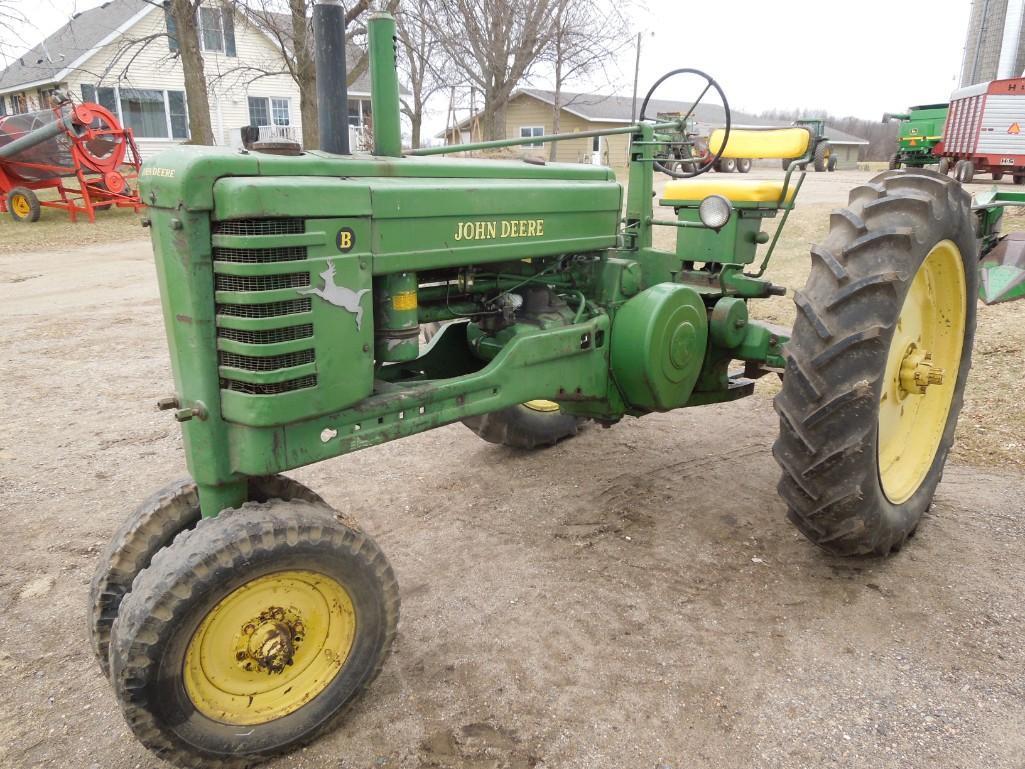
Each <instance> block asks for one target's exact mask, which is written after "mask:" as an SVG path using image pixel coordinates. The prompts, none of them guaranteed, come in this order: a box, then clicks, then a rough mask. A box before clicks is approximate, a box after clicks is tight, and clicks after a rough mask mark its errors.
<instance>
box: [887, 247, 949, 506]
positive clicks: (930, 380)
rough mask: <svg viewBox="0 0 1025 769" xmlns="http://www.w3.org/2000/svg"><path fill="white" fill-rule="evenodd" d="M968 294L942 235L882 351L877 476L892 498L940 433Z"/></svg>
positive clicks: (900, 496) (924, 461)
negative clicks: (882, 367)
mask: <svg viewBox="0 0 1025 769" xmlns="http://www.w3.org/2000/svg"><path fill="white" fill-rule="evenodd" d="M966 301H967V296H966V288H965V274H964V263H963V261H962V259H961V252H960V250H959V249H958V247H957V246H956V245H954V243H952V242H951V241H949V240H944V241H942V242H941V243H938V244H937V245H936V246H935V247H934V248H933V249H932V251H930V252H929V255H928V256H927V257H926V258H925V261H924V262H923V263H922V266H921V267H920V268H919V270H918V272H917V273H916V274H915V277H914V279H913V280H912V282H911V287H910V288H909V289H908V294H907V297H906V298H905V299H904V304H903V306H902V307H901V310H900V315H899V316H898V320H897V328H896V330H895V331H894V334H893V340H892V342H891V343H890V349H889V352H888V353H887V359H886V373H885V375H884V378H883V388H882V393H881V395H880V402H879V444H878V445H879V480H880V483H881V484H882V487H883V492H884V493H885V494H886V496H887V498H888V499H889V500H890V501H891V502H893V503H894V504H901V503H902V502H906V501H907V500H908V499H910V498H911V497H912V496H913V495H914V493H915V492H916V491H917V490H918V487H919V486H921V485H922V481H924V480H925V477H926V475H928V473H929V468H931V467H932V464H933V460H934V459H935V457H936V451H937V450H938V449H939V446H940V441H941V440H942V438H943V432H944V429H945V428H946V426H947V417H948V415H949V414H950V404H951V402H952V401H953V399H954V391H955V388H956V387H957V375H958V369H959V368H960V364H961V350H962V346H963V344H964V333H965V307H966Z"/></svg>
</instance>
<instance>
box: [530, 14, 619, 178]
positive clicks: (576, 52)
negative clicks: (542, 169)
mask: <svg viewBox="0 0 1025 769" xmlns="http://www.w3.org/2000/svg"><path fill="white" fill-rule="evenodd" d="M628 29H629V27H628V26H627V22H626V18H625V14H624V8H623V6H622V5H621V4H615V5H613V4H612V3H611V2H607V0H558V4H557V7H556V9H555V17H554V19H553V22H552V31H551V40H550V42H549V45H548V48H547V50H546V51H544V55H543V58H544V60H545V61H547V62H548V63H549V64H550V65H551V67H552V76H553V80H554V81H555V98H554V99H553V105H552V133H559V131H560V130H561V126H560V122H561V117H562V109H563V107H564V106H565V105H564V104H563V98H562V94H563V88H564V87H565V86H566V85H567V84H569V83H572V82H574V81H576V80H579V79H581V78H584V77H586V76H589V75H592V74H594V72H595V71H596V70H599V69H604V68H605V66H606V65H607V64H608V63H609V62H610V61H611V60H612V59H613V58H614V57H615V55H616V54H617V53H618V51H619V50H620V49H621V48H622V47H623V46H624V45H625V44H626V43H627V42H628V40H629V37H630V36H629V33H628V31H627V30H628ZM549 147H550V149H549V157H550V159H551V160H555V156H556V152H557V151H558V147H557V144H556V142H552V143H551V144H550V145H549Z"/></svg>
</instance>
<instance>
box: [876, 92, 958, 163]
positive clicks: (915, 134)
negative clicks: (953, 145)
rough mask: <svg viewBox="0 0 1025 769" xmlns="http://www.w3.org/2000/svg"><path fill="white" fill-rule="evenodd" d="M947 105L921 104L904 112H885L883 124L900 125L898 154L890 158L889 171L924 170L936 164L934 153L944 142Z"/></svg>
mask: <svg viewBox="0 0 1025 769" xmlns="http://www.w3.org/2000/svg"><path fill="white" fill-rule="evenodd" d="M947 106H948V105H946V104H922V105H920V106H918V107H910V108H909V109H908V111H907V112H904V113H898V112H887V113H886V114H884V115H883V122H884V123H889V122H890V121H891V120H897V121H900V128H899V135H898V137H897V151H896V152H895V153H893V155H892V156H891V157H890V168H891V169H896V168H901V167H904V168H923V167H924V166H927V165H930V164H931V163H937V162H939V158H937V157H936V156H935V155H934V154H933V151H934V150H935V149H936V147H937V146H939V145H940V144H941V142H942V141H943V130H944V127H945V126H946V123H947Z"/></svg>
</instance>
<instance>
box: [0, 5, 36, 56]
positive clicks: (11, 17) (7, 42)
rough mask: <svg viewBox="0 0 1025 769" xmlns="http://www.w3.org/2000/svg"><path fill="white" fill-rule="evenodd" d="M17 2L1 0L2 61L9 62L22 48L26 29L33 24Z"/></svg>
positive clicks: (0, 40)
mask: <svg viewBox="0 0 1025 769" xmlns="http://www.w3.org/2000/svg"><path fill="white" fill-rule="evenodd" d="M18 5H19V4H18V2H17V0H0V61H4V62H7V61H8V60H9V59H10V58H11V53H12V51H16V50H17V49H18V48H19V47H20V41H21V40H22V38H23V35H24V29H25V27H27V26H29V25H30V24H31V22H30V21H29V19H28V17H27V16H26V15H25V14H24V13H23V12H22V11H21V9H20V8H19V7H18Z"/></svg>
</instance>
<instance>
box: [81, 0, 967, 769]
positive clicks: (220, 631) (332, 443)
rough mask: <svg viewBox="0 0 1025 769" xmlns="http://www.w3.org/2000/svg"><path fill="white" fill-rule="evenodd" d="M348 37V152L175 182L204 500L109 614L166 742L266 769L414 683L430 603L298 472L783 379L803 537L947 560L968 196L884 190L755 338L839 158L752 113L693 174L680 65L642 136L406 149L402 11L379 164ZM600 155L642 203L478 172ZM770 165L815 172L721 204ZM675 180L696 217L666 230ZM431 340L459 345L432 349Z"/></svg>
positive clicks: (133, 558)
mask: <svg viewBox="0 0 1025 769" xmlns="http://www.w3.org/2000/svg"><path fill="white" fill-rule="evenodd" d="M343 18H344V17H343V15H342V9H341V6H340V4H330V5H328V4H325V5H317V6H315V8H314V26H315V29H316V34H315V40H316V42H317V49H316V52H317V59H318V71H319V77H318V79H317V85H318V89H319V98H318V101H319V103H320V107H321V115H320V119H321V122H320V132H321V137H322V143H323V145H324V146H323V149H322V150H321V151H306V152H304V153H302V154H300V155H275V154H264V153H260V152H253V151H237V150H229V149H225V148H211V147H179V148H175V149H172V150H168V151H166V152H164V153H162V154H160V155H158V156H156V157H154V158H152V159H151V160H149V161H148V162H147V163H146V165H145V167H144V169H143V172H142V175H141V184H142V194H143V199H144V200H145V201H146V202H147V204H148V206H149V209H148V212H147V217H148V223H149V226H150V228H151V233H152V242H153V248H154V253H155V258H156V270H157V277H158V282H159V288H160V296H161V304H162V310H163V318H164V325H165V330H166V333H167V339H168V345H169V349H170V357H171V364H172V371H173V376H174V383H175V393H174V394H173V395H169V396H167V397H166V398H164V399H162V400H161V401H160V402H159V404H158V405H159V407H160V408H162V409H167V410H169V411H170V412H171V413H172V414H173V416H174V418H175V419H176V420H177V421H178V422H180V423H181V429H182V435H183V439H184V452H185V458H186V461H187V465H188V468H189V473H190V475H189V477H186V478H182V479H180V480H178V481H175V482H174V483H171V484H169V485H168V486H166V487H164V488H162V489H160V490H158V491H156V492H154V493H153V495H152V496H151V497H150V498H149V499H148V500H146V501H145V502H144V503H143V504H142V505H141V506H140V507H139V508H138V509H137V510H136V511H135V513H134V514H133V515H131V516H130V517H129V518H128V519H127V520H126V521H125V523H124V524H123V526H122V527H121V528H120V529H119V530H118V532H117V533H116V534H115V536H114V538H113V540H112V541H111V543H110V545H109V546H108V548H107V549H106V551H105V552H104V553H103V555H102V556H101V558H100V560H99V563H98V566H97V572H96V576H95V578H94V579H93V582H92V586H91V598H90V615H89V616H90V634H91V638H92V643H93V647H94V650H95V652H96V655H97V658H98V660H99V662H100V665H101V667H102V669H103V672H104V675H105V676H107V677H108V679H109V682H110V684H111V686H112V689H113V692H114V695H115V697H116V699H117V702H118V703H119V705H120V707H121V709H122V711H123V714H124V717H125V719H126V721H127V723H128V725H129V727H130V728H131V730H132V731H133V732H134V734H135V735H136V737H137V738H138V739H139V740H140V741H141V742H142V743H143V744H144V745H145V746H147V747H148V748H149V749H151V750H152V751H154V752H155V753H156V754H157V755H158V756H160V757H161V758H164V759H166V760H169V761H172V762H174V763H177V764H178V765H179V766H183V767H215V766H216V767H243V766H248V765H251V764H252V763H255V762H257V761H259V760H262V759H265V758H267V757H269V756H273V755H277V754H281V753H284V752H287V751H290V750H293V749H295V748H297V747H298V746H301V745H303V744H305V743H308V742H309V741H311V740H313V739H315V738H316V737H318V736H319V735H321V734H323V733H324V732H325V731H327V730H329V729H331V728H333V727H335V726H336V725H338V724H339V723H340V722H341V721H342V719H343V718H344V715H345V713H346V711H347V708H348V707H349V706H350V705H351V704H352V703H353V701H354V698H355V697H356V696H357V695H358V694H359V693H360V692H361V691H362V690H364V689H366V688H367V687H368V686H369V685H370V684H371V683H372V682H373V680H374V678H375V677H376V676H377V674H378V673H379V672H380V670H381V668H382V666H383V665H384V664H385V661H386V658H387V656H388V653H389V650H390V648H391V645H392V642H393V640H394V638H395V633H396V627H397V623H398V618H399V591H398V587H397V584H396V579H395V575H394V573H393V571H392V569H391V567H390V566H389V564H388V561H387V559H386V558H385V556H384V554H383V553H382V552H381V550H380V548H379V547H378V546H377V544H375V542H374V540H373V539H372V538H371V537H370V536H369V535H368V534H367V533H366V532H364V531H362V530H361V529H360V527H359V524H358V523H357V522H356V521H354V520H353V519H352V518H351V516H350V514H349V511H348V510H344V509H343V510H335V509H332V508H331V507H330V506H328V505H327V504H326V503H325V502H324V501H323V499H321V498H320V496H318V495H317V493H316V492H315V491H314V490H311V489H309V488H307V487H305V486H304V485H303V484H301V483H299V482H298V481H295V480H292V479H290V478H287V477H285V476H283V475H281V473H284V472H286V471H289V470H293V469H295V468H299V467H303V466H305V465H309V464H311V463H314V462H320V461H323V460H327V459H331V458H334V457H339V456H342V455H344V454H347V453H350V452H354V451H358V450H360V449H364V448H367V447H371V446H376V445H379V444H381V443H384V442H385V441H391V440H394V439H397V438H402V437H404V436H409V435H414V434H416V433H420V432H423V431H425V430H429V429H432V428H435V427H440V426H442V425H447V424H451V423H454V422H460V421H461V422H464V423H465V424H467V425H468V426H469V427H470V428H471V429H472V430H474V431H475V432H476V433H477V434H478V435H480V437H481V438H484V439H485V440H488V441H493V442H497V443H503V444H507V445H511V446H516V447H532V446H544V445H550V444H551V443H553V442H555V441H557V440H560V439H563V438H569V437H571V436H572V435H573V434H574V433H575V432H576V431H577V430H578V429H579V428H580V425H581V424H583V423H584V422H586V421H590V422H594V423H597V424H600V425H602V426H612V425H615V424H616V423H617V422H619V421H620V420H621V419H623V418H625V417H643V416H644V415H646V414H652V413H657V412H665V411H670V410H672V409H678V408H685V407H695V406H703V405H707V404H716V403H724V402H727V401H733V400H737V399H739V398H744V397H746V396H749V395H751V394H752V392H753V391H754V387H755V380H757V379H758V378H759V377H764V376H772V377H776V376H780V377H782V380H783V381H782V390H781V392H780V393H779V395H778V396H777V397H776V400H775V407H776V410H777V411H778V413H779V420H780V427H779V437H778V439H777V441H776V443H775V446H774V448H773V453H774V455H775V457H776V460H777V461H778V463H779V465H780V467H781V470H782V472H781V479H780V482H779V491H780V494H781V495H782V498H783V500H784V503H785V506H786V508H787V510H788V515H789V518H790V520H791V521H792V522H793V523H794V525H796V527H797V528H798V529H799V530H800V531H801V532H802V533H803V534H804V535H806V536H807V537H808V538H809V539H810V540H811V541H812V542H814V543H815V544H816V545H818V546H819V547H821V548H822V549H823V550H825V551H826V552H828V553H832V554H835V555H849V556H853V555H880V556H881V555H886V554H889V553H892V552H894V551H896V550H898V549H900V548H901V547H902V546H903V545H904V544H905V542H906V541H907V540H908V538H910V537H911V536H913V535H914V533H915V531H916V529H917V527H918V525H919V523H920V522H921V520H922V516H923V514H924V512H925V511H926V510H927V509H928V507H929V505H930V503H931V502H932V499H933V495H934V493H935V491H936V487H937V484H938V483H939V479H940V475H941V473H942V471H943V466H944V462H945V460H946V457H947V452H948V451H949V449H950V446H951V442H952V441H953V436H954V428H955V425H956V422H957V418H958V413H959V412H960V409H961V403H962V396H963V392H964V386H965V379H966V377H967V375H968V369H969V366H970V363H971V353H972V340H973V334H974V328H975V305H976V302H975V297H976V294H977V282H978V277H977V271H976V261H977V254H978V243H977V240H976V233H975V227H974V220H973V217H972V213H971V208H970V201H969V198H968V195H967V193H966V192H965V191H964V190H963V189H962V188H961V186H960V185H959V184H957V183H956V182H954V181H952V180H950V179H947V178H945V177H941V176H939V175H937V174H934V173H931V172H928V171H890V172H885V173H883V174H881V175H879V176H877V177H876V178H875V179H873V180H872V181H870V182H868V183H866V184H863V185H861V186H859V187H856V188H855V189H854V190H853V191H852V192H851V194H850V203H849V205H848V207H847V208H844V209H841V210H838V211H836V212H834V213H833V214H832V216H831V220H830V231H829V234H828V236H826V237H825V239H824V240H823V241H822V242H821V243H819V244H817V245H815V246H813V247H812V249H811V259H812V270H811V276H810V278H809V279H808V282H807V284H806V286H805V287H804V288H803V289H802V290H800V291H798V292H796V294H795V295H794V301H795V302H796V304H797V307H798V310H799V312H798V316H797V321H796V324H795V325H794V327H793V329H783V328H778V327H774V326H771V325H769V324H767V323H764V322H761V321H759V320H756V319H755V318H754V317H752V313H751V311H750V310H751V307H752V306H756V305H757V303H758V302H760V301H764V300H765V299H767V298H769V297H773V296H779V295H783V294H785V293H786V289H785V288H784V287H782V286H779V285H776V284H774V283H772V282H771V281H770V280H769V279H768V278H767V277H766V271H767V268H768V265H769V261H770V257H771V254H772V251H773V248H774V247H775V245H776V244H777V242H778V240H779V236H780V231H781V229H782V227H783V226H784V224H785V221H786V219H787V216H788V215H789V213H790V211H791V210H792V209H793V207H794V205H795V200H796V198H797V195H798V193H799V191H800V188H801V185H802V182H803V180H804V172H803V171H802V170H801V168H802V167H803V166H804V165H805V164H807V163H810V162H813V161H814V159H815V158H816V157H818V156H819V155H820V154H821V152H820V147H821V144H822V143H823V138H822V137H821V135H820V134H817V133H816V132H815V131H813V130H809V128H807V127H803V126H798V127H790V128H782V129H769V130H756V131H741V130H731V125H730V119H729V109H728V105H726V100H725V97H724V96H723V104H724V106H726V121H725V127H724V128H723V129H722V130H721V131H718V132H716V133H715V134H714V135H713V136H712V137H710V144H711V146H712V148H713V150H714V152H713V154H712V156H711V157H710V158H709V159H708V160H707V161H705V162H702V163H701V164H700V165H697V166H695V167H692V168H689V169H685V170H680V169H678V168H668V167H667V166H666V165H665V163H663V162H662V160H660V158H662V159H664V158H665V157H666V155H665V153H666V146H667V144H669V143H671V142H672V141H673V137H674V136H675V135H678V134H679V133H680V132H681V131H683V130H684V128H685V126H686V121H687V119H688V117H689V116H687V115H684V116H683V117H681V118H679V119H674V120H671V121H668V122H659V121H657V120H649V119H648V118H647V117H646V116H645V112H646V109H647V105H648V103H649V101H650V100H651V98H652V95H653V93H654V92H655V89H656V88H658V87H659V86H660V85H661V84H663V83H664V82H665V81H666V80H667V79H668V78H670V77H672V76H674V75H677V74H680V73H681V72H683V70H676V71H674V72H671V73H669V74H667V75H666V76H664V77H663V78H661V79H660V80H659V81H658V82H657V83H656V84H655V86H653V87H652V90H651V91H649V93H648V95H647V97H646V98H645V101H644V108H643V109H642V111H641V119H640V120H639V121H638V122H637V123H636V124H633V125H629V126H624V127H617V128H614V129H610V130H608V131H604V132H584V133H571V134H562V135H553V136H545V137H531V138H529V139H527V140H521V139H514V140H508V141H499V142H491V143H487V144H485V145H470V146H467V145H457V146H454V147H438V148H431V149H425V150H418V151H415V152H406V153H403V150H402V146H401V138H400V119H399V97H398V80H397V75H396V66H395V29H396V28H395V21H394V19H393V18H392V17H391V16H390V15H388V14H386V13H376V14H374V15H373V16H372V18H371V19H370V21H369V23H368V30H367V31H368V38H369V45H370V78H371V81H372V93H373V96H372V101H373V105H372V106H373V113H374V127H373V130H374V153H373V155H350V154H348V146H347V142H348V133H347V120H346V115H345V112H344V105H345V104H346V100H345V90H344V84H345V74H344V71H343V72H339V71H338V70H339V68H338V62H344V61H345V57H344V47H343V45H344V35H343V32H342V25H343ZM339 51H342V53H341V54H340V53H339ZM686 72H689V73H691V74H692V75H693V74H694V72H695V71H694V70H686ZM699 76H700V77H703V78H704V79H705V80H706V81H707V82H706V88H705V91H708V90H714V91H716V92H718V93H719V94H720V95H721V96H722V89H721V88H720V87H719V85H718V84H717V83H716V82H715V81H714V80H712V79H711V78H710V77H708V76H707V75H704V74H703V73H699ZM698 101H700V99H699V100H698ZM592 133H593V134H595V135H598V134H628V135H629V136H630V138H631V149H630V169H629V186H628V187H627V188H626V189H624V187H623V186H622V185H620V184H619V183H618V182H617V180H616V177H615V175H614V174H613V172H612V171H611V170H609V169H606V168H601V167H593V166H588V165H560V164H549V163H545V162H539V161H537V160H536V159H534V158H528V159H527V160H525V161H523V162H520V161H512V160H506V161H482V160H467V159H453V158H447V157H445V155H446V154H447V153H450V152H455V151H464V150H467V149H479V148H483V147H503V146H504V147H508V146H514V145H519V144H524V143H526V142H536V141H544V142H548V141H561V140H563V139H570V140H573V139H579V138H581V137H582V136H588V135H590V134H592ZM737 156H744V157H751V156H756V157H769V158H773V157H775V158H786V159H787V161H788V162H787V163H786V169H787V170H786V173H785V174H784V175H783V178H781V179H779V180H777V181H748V180H742V179H737V178H735V177H734V178H724V177H716V176H713V175H706V172H707V171H709V170H710V169H711V168H712V166H713V165H714V163H715V162H716V161H718V160H720V159H721V158H723V157H726V158H730V157H734V158H735V157H737ZM657 171H663V172H666V173H668V174H669V175H670V176H672V177H674V178H673V180H672V181H669V182H668V183H667V184H666V185H665V189H664V191H663V192H662V193H661V196H660V198H659V202H660V203H661V204H662V205H663V206H665V207H668V208H669V209H670V210H672V211H674V212H675V215H673V216H659V215H657V213H656V212H655V210H654V209H653V197H654V193H653V190H654V189H655V178H656V177H655V174H656V172H657ZM776 217H779V224H778V226H777V227H776V229H775V233H774V234H773V235H770V234H769V233H768V232H766V231H765V230H764V229H763V225H764V224H765V223H766V222H767V221H768V220H770V219H773V218H776ZM656 228H668V229H669V230H672V231H675V232H676V233H677V239H676V245H675V248H672V249H668V250H663V249H660V248H656V247H655V246H654V244H653V242H654V241H653V233H654V231H655V229H656ZM763 246H765V248H762V247H763ZM760 248H761V250H762V252H763V253H759V250H760ZM428 324H443V325H441V326H440V330H438V331H437V333H435V334H433V336H432V337H431V339H430V340H429V342H428V343H427V344H426V345H424V344H422V342H421V330H422V327H423V326H425V325H428ZM686 439H688V436H681V440H686ZM689 439H691V440H699V439H700V437H699V436H689ZM625 460H626V458H625V457H624V461H625ZM722 461H724V462H731V460H730V459H728V458H727V459H724V460H722ZM735 465H736V467H735V471H736V472H738V473H739V472H743V464H742V462H740V461H737V462H735ZM619 471H620V470H619V469H617V470H616V472H619ZM683 507H684V506H681V511H682V510H683ZM481 557H482V558H485V557H487V556H486V554H482V555H481Z"/></svg>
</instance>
